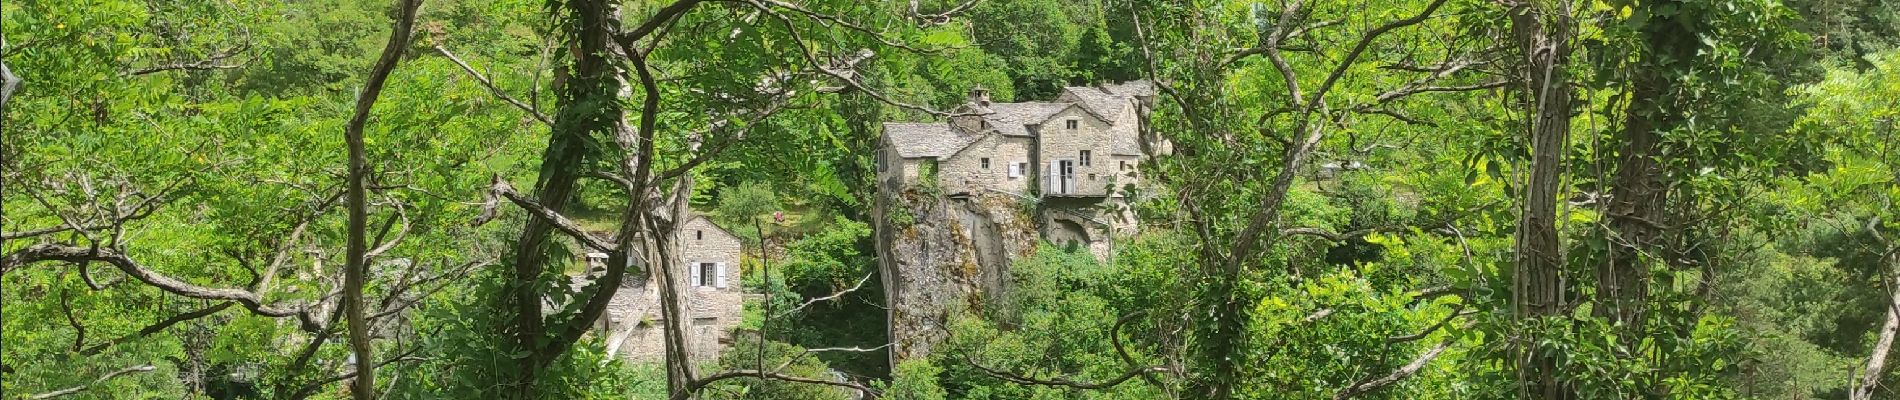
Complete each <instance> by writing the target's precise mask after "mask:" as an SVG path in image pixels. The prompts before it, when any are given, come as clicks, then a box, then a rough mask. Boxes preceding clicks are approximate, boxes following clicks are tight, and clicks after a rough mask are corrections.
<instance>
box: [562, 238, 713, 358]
mask: <svg viewBox="0 0 1900 400" xmlns="http://www.w3.org/2000/svg"><path fill="white" fill-rule="evenodd" d="M678 232H679V233H678V234H679V237H677V238H675V243H677V244H678V247H679V248H678V251H677V253H678V255H677V257H676V259H675V261H676V263H675V265H677V266H678V267H679V268H681V269H683V271H675V272H676V273H678V274H679V275H678V276H683V277H685V279H686V289H687V290H686V294H685V298H686V314H687V317H688V318H691V320H690V321H689V322H688V323H687V324H686V329H687V332H686V337H687V348H688V354H690V355H691V356H692V357H693V358H697V359H713V358H717V357H718V356H719V354H720V352H722V351H724V350H725V349H726V347H728V346H730V344H731V343H732V335H733V332H732V330H733V328H735V327H738V326H739V318H740V311H741V310H742V308H743V307H744V305H745V295H744V294H743V292H742V291H741V290H740V284H739V277H740V271H739V260H740V256H741V254H743V253H742V252H741V247H742V246H741V241H740V240H739V237H738V236H736V235H733V234H732V233H731V232H728V231H726V230H725V229H724V228H720V227H719V225H717V224H714V223H713V222H712V220H711V219H708V218H706V217H705V216H701V215H697V214H695V215H693V216H691V217H688V218H687V220H686V222H685V223H682V224H681V225H680V227H679V231H678ZM590 258H591V257H590ZM653 276H654V277H656V278H657V277H658V276H659V275H657V274H655V275H653ZM617 290H619V293H616V294H614V298H613V301H612V302H611V303H609V304H608V306H607V312H606V313H604V314H603V315H602V316H601V320H600V321H598V322H597V323H596V328H597V329H598V330H597V332H598V333H599V334H601V335H605V336H606V337H607V340H606V346H607V353H608V354H609V355H610V356H618V357H621V358H623V359H626V360H629V361H633V362H661V361H662V360H663V359H664V357H665V342H664V341H663V338H664V337H665V335H664V333H663V332H662V331H661V329H660V328H661V326H663V325H662V324H663V323H664V322H665V321H664V320H663V319H662V317H661V313H660V295H659V290H658V286H657V283H656V282H655V280H654V279H646V280H644V281H641V282H631V280H629V282H628V283H627V284H625V285H622V286H621V287H619V288H617Z"/></svg>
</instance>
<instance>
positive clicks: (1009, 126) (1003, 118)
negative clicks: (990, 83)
mask: <svg viewBox="0 0 1900 400" xmlns="http://www.w3.org/2000/svg"><path fill="white" fill-rule="evenodd" d="M1064 108H1069V104H1068V103H1044V102H1028V103H991V104H990V111H992V113H991V114H990V115H985V116H983V118H984V119H987V120H989V121H990V125H993V126H995V127H996V131H997V132H1002V133H1003V134H1004V135H1010V136H1031V133H1030V132H1029V127H1028V126H1026V125H1029V124H1035V123H1041V122H1042V121H1043V120H1047V119H1049V116H1050V115H1054V114H1055V113H1058V112H1062V109H1064Z"/></svg>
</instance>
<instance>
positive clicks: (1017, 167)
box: [1009, 163, 1023, 179]
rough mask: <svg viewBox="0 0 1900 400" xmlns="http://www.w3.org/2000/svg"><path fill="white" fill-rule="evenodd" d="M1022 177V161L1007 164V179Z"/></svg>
mask: <svg viewBox="0 0 1900 400" xmlns="http://www.w3.org/2000/svg"><path fill="white" fill-rule="evenodd" d="M1021 177H1023V163H1012V164H1009V179H1016V178H1021Z"/></svg>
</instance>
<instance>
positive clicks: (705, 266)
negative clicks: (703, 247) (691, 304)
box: [697, 263, 719, 286]
mask: <svg viewBox="0 0 1900 400" xmlns="http://www.w3.org/2000/svg"><path fill="white" fill-rule="evenodd" d="M715 269H718V264H715V263H699V282H697V283H698V284H699V286H712V285H713V279H714V278H717V277H718V276H719V273H718V272H716V271H714V270H715Z"/></svg>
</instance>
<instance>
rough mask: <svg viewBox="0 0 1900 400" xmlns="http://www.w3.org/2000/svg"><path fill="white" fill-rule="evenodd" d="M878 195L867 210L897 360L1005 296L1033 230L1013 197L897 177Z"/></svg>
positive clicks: (924, 349) (919, 352)
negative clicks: (959, 191) (956, 319)
mask: <svg viewBox="0 0 1900 400" xmlns="http://www.w3.org/2000/svg"><path fill="white" fill-rule="evenodd" d="M878 192H879V194H878V198H877V201H876V203H875V204H874V205H873V207H872V214H873V217H874V220H875V228H876V235H877V237H876V239H877V251H878V268H879V274H881V275H882V276H883V278H884V279H883V282H884V293H885V296H886V298H885V300H886V302H885V304H886V305H887V307H889V311H888V313H889V315H888V317H889V321H890V325H889V327H890V337H891V341H892V349H891V362H892V363H893V365H894V364H895V363H897V362H898V361H902V360H906V359H910V358H915V357H921V356H924V355H926V354H929V352H930V348H931V346H932V345H935V344H936V343H938V342H940V341H942V340H943V339H944V338H945V337H946V336H947V335H948V333H949V332H948V329H947V327H946V326H945V325H946V324H947V323H948V322H949V319H950V317H951V316H953V315H955V314H956V313H959V312H964V311H978V310H981V309H982V307H983V306H984V304H985V299H991V298H996V297H997V296H1001V295H1002V294H1003V293H1006V292H1007V290H1008V285H1009V260H1011V259H1013V258H1016V257H1019V256H1022V255H1025V254H1027V253H1028V252H1029V251H1033V250H1034V243H1036V234H1035V228H1034V226H1033V221H1032V220H1031V219H1030V218H1026V217H1024V213H1023V211H1022V210H1024V209H1025V207H1024V206H1022V205H1021V204H1022V201H1023V200H1020V199H1018V198H1017V197H1015V196H1014V195H1010V194H1006V193H979V194H966V195H958V196H944V195H941V194H937V193H935V192H934V191H933V190H930V189H928V188H920V187H907V186H905V185H904V184H903V183H902V181H901V180H898V179H887V180H883V181H881V182H879V191H878Z"/></svg>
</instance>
